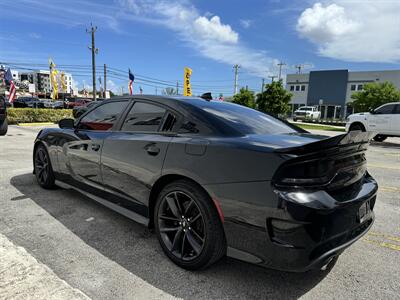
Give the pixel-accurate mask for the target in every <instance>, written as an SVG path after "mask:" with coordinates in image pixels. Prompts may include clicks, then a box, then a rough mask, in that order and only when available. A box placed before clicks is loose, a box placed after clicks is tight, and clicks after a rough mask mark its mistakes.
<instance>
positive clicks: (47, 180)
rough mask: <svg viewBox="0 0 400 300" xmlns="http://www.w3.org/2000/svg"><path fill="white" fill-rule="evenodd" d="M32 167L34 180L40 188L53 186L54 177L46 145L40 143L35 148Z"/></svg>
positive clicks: (51, 187)
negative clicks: (33, 168)
mask: <svg viewBox="0 0 400 300" xmlns="http://www.w3.org/2000/svg"><path fill="white" fill-rule="evenodd" d="M34 167H35V176H36V180H37V182H38V183H39V185H40V186H41V187H42V188H45V189H53V188H54V187H55V177H54V173H53V167H52V166H51V161H50V156H49V154H48V152H47V150H46V147H45V146H43V145H42V144H40V145H39V146H37V147H36V149H35V154H34Z"/></svg>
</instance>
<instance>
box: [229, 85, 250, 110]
mask: <svg viewBox="0 0 400 300" xmlns="http://www.w3.org/2000/svg"><path fill="white" fill-rule="evenodd" d="M232 102H233V103H236V104H240V105H243V106H247V107H250V108H255V107H256V103H255V97H254V92H253V91H249V90H247V89H245V88H241V89H240V91H239V93H237V94H236V95H234V96H233V100H232Z"/></svg>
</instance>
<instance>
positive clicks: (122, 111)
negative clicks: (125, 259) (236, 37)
mask: <svg viewBox="0 0 400 300" xmlns="http://www.w3.org/2000/svg"><path fill="white" fill-rule="evenodd" d="M59 127H60V128H59V129H58V128H52V129H45V130H43V131H41V132H40V133H39V134H38V136H37V139H36V141H35V146H34V153H33V159H34V172H35V174H36V178H37V181H38V183H39V184H40V185H41V186H42V187H44V188H53V187H54V186H55V185H57V186H59V187H63V188H72V189H75V190H77V191H79V192H81V193H83V194H84V195H86V196H88V197H90V198H92V199H94V200H95V201H98V202H99V203H101V204H103V205H105V206H107V207H109V208H111V209H113V210H115V211H117V212H119V213H121V214H123V215H125V216H127V217H128V218H131V219H133V220H135V221H137V222H140V223H143V224H144V225H145V226H148V227H150V228H152V229H154V231H155V233H156V235H157V237H158V239H159V242H160V244H161V247H162V249H163V250H164V252H165V253H166V255H167V256H168V257H169V258H170V259H171V260H172V261H173V262H175V263H176V264H177V265H179V266H181V267H183V268H186V269H199V268H205V267H207V266H209V265H211V264H212V263H214V262H216V261H218V260H219V259H220V258H221V257H223V256H224V255H228V256H231V257H235V258H238V259H241V260H244V261H247V262H250V263H254V264H258V265H262V266H266V267H270V268H275V269H280V270H288V271H299V272H303V271H307V270H310V269H321V268H322V269H324V268H326V267H327V266H328V265H329V267H331V266H333V264H334V262H335V261H336V259H337V257H338V256H339V255H340V254H341V253H342V252H343V250H344V249H346V248H347V247H348V246H350V245H351V244H352V243H354V242H355V241H356V240H357V239H359V238H360V237H361V236H362V235H363V234H365V233H366V232H367V231H368V230H369V228H370V227H371V225H372V223H373V220H374V214H373V209H374V204H375V199H376V194H377V189H378V187H377V183H376V181H375V180H374V179H373V178H372V177H371V176H370V175H369V174H368V172H367V169H366V159H365V152H366V149H367V146H368V143H369V140H370V138H371V134H370V133H368V132H350V133H348V134H343V135H339V136H336V137H332V138H327V137H325V136H318V135H313V134H310V133H308V132H306V131H304V130H302V129H300V128H298V127H295V126H292V125H290V124H289V123H286V122H284V121H281V120H279V119H276V118H274V117H272V116H270V115H267V114H264V113H261V112H258V111H256V110H253V109H249V108H246V107H243V106H240V105H236V104H231V103H224V102H213V101H211V102H209V101H205V100H204V99H201V98H189V97H185V98H183V97H182V98H179V97H176V98H173V97H157V96H135V97H128V98H123V97H122V98H113V100H107V101H104V102H102V103H100V104H99V105H97V106H94V107H92V108H91V109H90V110H88V111H87V112H86V113H84V114H83V115H82V116H81V117H80V118H79V119H77V120H76V121H74V120H70V119H64V120H62V121H61V122H60V123H59Z"/></svg>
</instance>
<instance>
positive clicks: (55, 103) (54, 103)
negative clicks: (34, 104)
mask: <svg viewBox="0 0 400 300" xmlns="http://www.w3.org/2000/svg"><path fill="white" fill-rule="evenodd" d="M40 101H41V102H42V103H43V105H44V108H53V109H61V108H64V101H61V100H51V99H43V100H40Z"/></svg>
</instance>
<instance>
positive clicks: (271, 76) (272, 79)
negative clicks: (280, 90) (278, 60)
mask: <svg viewBox="0 0 400 300" xmlns="http://www.w3.org/2000/svg"><path fill="white" fill-rule="evenodd" d="M268 78H271V82H274V80H275V78H276V75H270V76H268Z"/></svg>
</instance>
